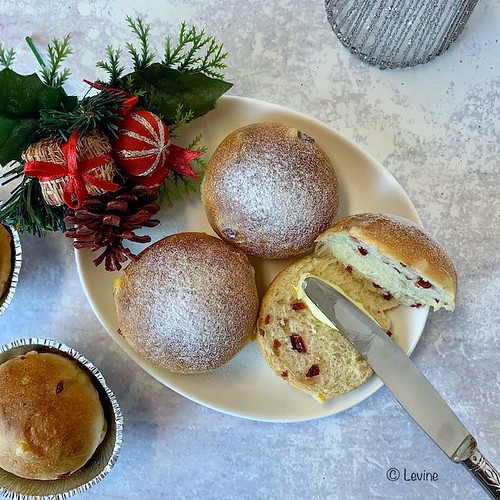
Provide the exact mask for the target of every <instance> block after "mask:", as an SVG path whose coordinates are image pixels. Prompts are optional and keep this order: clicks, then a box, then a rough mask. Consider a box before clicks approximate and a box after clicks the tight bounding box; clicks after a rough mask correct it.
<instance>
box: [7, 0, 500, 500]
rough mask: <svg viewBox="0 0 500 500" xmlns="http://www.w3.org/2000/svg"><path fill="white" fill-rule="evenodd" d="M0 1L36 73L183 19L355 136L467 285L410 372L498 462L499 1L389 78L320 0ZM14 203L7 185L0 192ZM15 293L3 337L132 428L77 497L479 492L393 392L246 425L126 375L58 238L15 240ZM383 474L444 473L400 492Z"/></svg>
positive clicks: (238, 78) (267, 86)
mask: <svg viewBox="0 0 500 500" xmlns="http://www.w3.org/2000/svg"><path fill="white" fill-rule="evenodd" d="M22 4H23V7H20V5H21V3H20V2H17V1H13V0H0V13H1V16H0V33H1V35H0V39H1V41H2V42H3V44H4V46H6V47H10V46H14V47H15V48H16V50H17V51H18V63H17V64H16V69H17V70H19V71H26V72H28V71H32V70H33V69H34V68H35V63H34V60H33V59H32V58H31V56H30V55H29V54H28V50H27V48H26V47H25V46H24V44H23V38H24V36H25V35H28V34H30V35H32V37H33V40H34V41H35V42H36V43H38V44H41V45H45V44H46V43H47V42H48V41H49V40H50V39H51V38H52V37H54V36H63V35H65V34H66V33H67V32H69V31H71V33H72V35H73V46H74V47H75V48H78V50H77V53H78V55H75V56H73V57H72V59H71V66H72V67H73V69H74V77H75V78H74V79H73V80H72V82H73V85H74V87H73V88H72V87H71V86H70V87H69V90H74V91H77V92H80V91H82V90H83V84H82V86H79V84H75V83H74V82H78V81H80V80H81V79H82V78H83V77H88V76H89V75H95V74H96V73H95V71H94V69H93V64H94V62H95V61H96V60H98V59H100V58H102V57H103V49H104V47H105V46H106V45H107V44H108V43H113V44H115V45H122V46H123V45H124V43H125V42H126V41H127V39H128V31H127V30H126V29H125V22H124V17H125V14H126V13H129V14H132V15H134V14H135V13H137V14H140V15H141V16H142V17H143V18H144V19H145V20H146V21H148V22H150V23H152V24H153V25H154V33H155V37H157V39H156V41H157V42H158V45H160V43H161V39H162V38H163V35H164V34H165V33H174V34H175V33H177V30H178V26H179V24H180V22H181V21H182V20H185V21H187V22H188V24H190V23H195V24H196V25H197V26H198V27H200V28H201V27H206V28H207V30H208V32H209V33H211V34H213V35H215V36H216V37H217V39H218V40H220V41H223V42H224V43H225V46H226V48H227V50H228V51H229V54H230V57H229V59H228V63H229V67H228V71H227V79H228V80H229V81H232V82H234V83H235V85H234V87H233V89H232V90H231V93H232V94H235V95H242V96H248V97H254V98H259V99H263V100H266V101H270V102H274V103H278V104H282V105H284V106H287V107H290V108H293V109H296V110H298V111H301V112H303V113H305V114H307V115H310V116H312V117H315V118H317V119H319V120H321V121H323V122H325V123H327V124H328V125H330V126H331V127H333V128H335V129H337V130H338V131H340V132H341V133H343V134H344V135H346V136H347V137H349V138H351V139H353V140H354V141H356V142H357V143H358V144H360V145H361V146H362V147H364V148H365V149H366V150H367V151H368V152H369V153H371V154H372V155H373V156H374V157H375V158H377V159H378V160H379V161H380V162H381V163H382V164H383V165H384V166H385V167H386V168H387V169H388V170H389V171H390V172H391V173H392V174H393V175H394V176H395V178H396V179H397V180H398V181H399V183H400V184H401V185H402V186H403V188H404V189H405V190H406V192H407V193H408V195H409V196H410V198H411V199H412V201H413V202H414V204H415V206H416V208H417V210H418V211H419V213H420V216H421V218H422V221H423V223H424V225H425V227H426V228H427V229H428V230H429V231H430V232H431V233H432V234H434V235H435V236H436V237H437V238H438V239H439V240H440V241H441V243H442V244H443V245H444V246H445V247H446V249H447V250H448V252H449V254H450V255H451V257H452V259H453V260H454V262H455V264H456V267H457V269H458V273H459V280H460V297H459V304H458V308H457V310H456V312H455V313H453V314H449V313H445V312H441V311H440V312H437V313H435V314H431V316H430V318H429V321H428V323H427V326H426V328H425V331H424V334H423V336H422V339H421V342H420V343H419V345H418V347H417V349H416V351H415V352H414V355H413V359H414V360H415V362H416V363H417V365H419V366H420V367H421V368H422V369H423V371H424V372H425V374H426V375H427V376H428V377H429V378H430V380H431V381H432V382H433V383H434V384H435V386H436V387H437V389H438V390H439V391H440V392H441V393H442V395H443V396H444V397H445V399H446V400H447V401H448V402H449V403H450V405H451V406H452V407H453V408H454V409H455V411H456V413H457V414H458V415H459V417H461V418H462V419H463V421H464V422H465V423H466V425H467V426H468V428H469V429H470V431H471V432H472V433H473V434H474V435H476V436H477V438H478V440H479V442H480V443H481V449H482V451H483V452H484V453H485V454H486V455H487V456H488V457H489V458H490V459H491V461H492V462H493V463H494V464H496V465H497V466H498V467H500V455H499V450H500V443H499V436H500V418H499V414H500V403H499V401H500V375H499V373H500V370H499V367H500V347H499V345H500V343H499V341H498V338H499V336H500V326H499V325H500V312H499V311H500V310H499V305H498V304H499V296H500V278H499V275H500V263H499V252H498V246H499V243H500V196H499V195H500V190H499V185H500V168H499V167H500V163H499V161H500V160H499V158H500V147H499V143H500V64H499V63H500V61H499V54H500V6H499V5H498V2H496V1H495V0H483V1H481V2H479V5H478V6H477V8H476V11H475V12H474V13H473V15H472V17H471V19H470V21H469V24H468V25H467V28H466V30H465V31H464V33H463V34H462V36H461V37H460V38H459V39H458V41H457V42H456V43H455V44H454V45H453V46H452V47H451V49H450V50H449V51H448V52H446V53H445V54H444V55H442V56H441V57H439V58H437V59H435V60H434V61H432V62H430V63H429V64H427V65H424V66H420V67H416V68H413V69H406V70H393V71H380V70H378V69H376V68H373V67H370V66H367V65H365V64H364V63H362V62H361V61H360V60H358V59H357V58H356V57H355V56H353V55H351V54H349V53H348V52H347V51H346V50H345V49H344V47H343V46H341V44H340V42H339V41H338V40H337V39H336V37H335V35H334V34H333V32H332V31H331V29H330V26H329V25H328V22H327V19H326V15H325V12H324V6H323V2H321V1H316V2H312V1H310V0H309V1H307V0H296V1H291V0H289V1H285V0H282V1H271V0H262V1H259V2H257V1H254V0H249V1H243V0H228V1H223V0H211V1H197V2H196V1H160V0H143V1H141V2H133V1H131V0H128V1H117V0H108V1H106V2H104V1H90V0H82V1H75V2H68V3H66V4H65V3H63V2H58V1H55V0H46V1H44V2H38V1H37V2H34V1H27V2H22ZM2 194H4V195H5V189H3V191H0V195H2ZM22 243H23V247H24V253H25V258H24V267H23V270H22V276H21V282H20V284H19V287H18V291H17V294H16V296H15V298H14V301H13V303H12V305H11V306H10V308H9V309H8V310H7V312H6V313H5V315H4V316H3V317H1V318H0V341H1V342H2V343H3V342H7V341H9V340H12V339H14V338H18V337H28V336H31V335H34V334H35V333H36V334H37V335H39V336H46V337H51V338H57V339H59V340H61V341H63V342H65V343H67V344H69V345H71V346H73V347H74V348H76V349H77V350H79V351H80V352H82V353H84V354H85V355H86V356H88V357H89V358H90V359H92V360H93V361H94V362H95V363H96V364H97V365H98V366H99V367H100V368H101V370H102V371H103V373H104V375H105V376H106V378H107V380H108V382H109V384H110V385H111V387H113V388H114V390H115V392H116V394H117V396H118V398H119V400H120V402H121V405H122V408H123V411H124V414H125V419H126V433H125V446H124V449H123V451H122V453H121V457H120V460H119V462H118V464H117V466H116V467H115V469H113V471H112V472H111V474H110V475H109V477H108V478H106V480H105V481H103V482H102V483H100V484H99V485H98V486H97V487H96V488H94V489H93V490H92V491H91V492H89V493H88V494H86V495H82V498H85V497H88V498H109V499H111V498H116V499H118V498H172V499H193V498H204V499H205V498H206V499H226V498H242V499H243V498H248V499H253V498H263V499H283V498H290V499H295V498H296V499H300V498H307V499H327V498H339V499H361V498H363V499H365V498H391V499H403V498H404V499H420V498H422V499H423V498H425V499H428V498H435V499H448V498H458V499H470V498H480V497H481V490H480V489H479V488H478V487H477V486H476V485H475V483H474V482H473V481H472V479H471V478H469V477H468V475H467V473H466V471H465V470H462V467H460V466H457V465H454V464H452V463H451V462H449V461H448V459H447V458H446V457H445V456H444V455H443V454H442V453H441V452H439V450H438V449H437V448H436V447H435V446H434V445H433V443H432V442H430V440H429V439H428V438H427V437H426V436H425V435H423V434H422V433H421V431H420V430H419V429H418V428H417V426H416V425H415V424H414V423H413V422H412V421H411V420H410V419H409V418H408V417H407V415H406V414H405V413H404V412H403V411H402V410H401V408H400V407H399V406H398V404H397V403H396V402H395V401H394V399H393V398H392V397H391V395H390V394H389V393H388V391H387V390H386V389H382V390H380V391H379V392H378V393H376V394H375V395H374V396H372V397H371V398H369V399H368V400H366V401H364V402H363V403H361V404H360V405H358V406H356V407H354V408H352V409H350V410H348V411H346V412H344V413H341V414H338V415H336V416H332V417H329V418H324V419H321V420H317V421H312V422H306V423H297V424H270V423H259V422H252V421H246V420H241V419H237V418H234V417H230V416H227V415H223V414H220V413H217V412H215V411H212V410H209V409H206V408H204V407H202V406H199V405H197V404H195V403H192V402H191V401H189V400H187V399H185V398H183V397H181V396H179V395H177V394H175V393H174V392H172V391H170V390H169V389H166V388H165V387H163V386H162V385H160V384H159V383H158V382H156V381H154V380H153V379H152V378H151V377H149V375H147V374H146V373H144V372H143V371H141V370H140V369H139V368H138V367H136V366H135V365H134V364H132V363H131V362H130V361H129V360H128V358H127V357H126V356H125V354H123V353H122V352H121V350H120V349H119V348H118V347H117V346H116V345H115V344H114V342H113V341H112V340H111V338H110V337H109V336H108V335H107V334H106V333H105V331H104V329H103V328H102V326H101V325H100V323H99V322H98V320H97V319H96V318H95V317H94V315H93V313H92V311H91V309H90V307H89V306H88V304H87V301H86V299H85V296H84V294H83V291H82V289H81V288H80V284H79V281H78V276H77V273H76V268H75V264H74V256H73V252H72V248H71V245H70V244H69V243H68V241H65V239H64V238H63V237H62V236H61V235H57V234H56V235H51V236H49V237H47V238H46V239H44V240H38V239H36V238H33V237H29V236H23V237H22ZM389 467H397V468H399V469H401V470H402V469H403V468H406V469H407V470H408V471H411V472H422V471H424V470H426V471H430V472H436V473H437V474H438V476H439V479H438V480H437V481H436V482H408V481H403V480H400V481H398V482H395V483H391V482H389V481H388V480H387V479H386V471H387V469H388V468H389Z"/></svg>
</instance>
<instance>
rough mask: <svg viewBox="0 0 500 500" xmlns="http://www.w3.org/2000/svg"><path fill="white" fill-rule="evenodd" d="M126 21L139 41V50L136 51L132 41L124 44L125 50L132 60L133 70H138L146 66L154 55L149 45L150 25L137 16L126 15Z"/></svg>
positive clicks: (152, 59)
mask: <svg viewBox="0 0 500 500" xmlns="http://www.w3.org/2000/svg"><path fill="white" fill-rule="evenodd" d="M127 23H128V25H129V27H130V28H131V30H132V32H133V33H134V34H135V36H136V37H137V38H138V40H139V42H140V52H138V51H137V49H136V48H135V46H134V45H133V44H132V43H130V42H129V43H127V44H126V47H127V50H128V51H129V53H130V55H131V56H132V60H133V62H134V70H135V71H139V70H142V69H145V68H147V67H148V66H149V65H150V64H151V63H152V62H153V61H154V58H155V57H156V55H155V53H154V52H152V51H151V49H150V45H149V32H150V30H151V26H150V25H149V24H143V22H142V20H141V19H140V18H139V17H136V18H135V19H132V18H131V17H130V16H127Z"/></svg>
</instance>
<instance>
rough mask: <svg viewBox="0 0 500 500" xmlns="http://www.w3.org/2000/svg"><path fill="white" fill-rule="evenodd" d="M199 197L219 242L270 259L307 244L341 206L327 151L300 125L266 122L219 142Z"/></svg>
mask: <svg viewBox="0 0 500 500" xmlns="http://www.w3.org/2000/svg"><path fill="white" fill-rule="evenodd" d="M201 199H202V202H203V205H204V207H205V212H206V215H207V219H208V221H209V222H210V225H211V226H212V228H213V229H214V231H215V232H216V233H217V234H218V235H219V236H220V237H221V238H222V239H223V240H225V241H227V242H228V243H231V244H232V245H234V246H235V247H237V248H239V249H241V250H242V251H243V252H245V253H246V254H248V255H253V256H257V257H262V258H267V259H278V258H284V257H291V256H293V255H298V254H300V253H303V252H305V251H307V250H309V249H310V248H312V246H313V244H314V240H315V239H316V237H317V236H318V235H319V234H320V233H321V232H322V231H324V230H325V229H326V228H328V227H329V226H330V224H331V222H332V219H333V217H334V216H335V214H336V213H337V208H338V204H339V197H338V186H337V177H336V174H335V171H334V168H333V166H332V163H331V161H330V159H329V158H328V156H327V155H326V153H325V152H324V151H323V150H322V149H321V148H320V147H319V146H318V145H317V144H316V143H315V141H314V139H313V138H312V137H309V136H308V135H306V134H304V133H303V132H301V131H300V130H297V129H296V128H293V127H289V126H286V125H280V124H278V123H269V122H264V123H255V124H253V125H248V126H245V127H241V128H239V129H237V130H235V131H233V132H232V133H231V134H229V135H228V136H227V137H226V138H225V139H224V140H223V141H222V142H221V143H220V144H219V145H218V147H217V148H216V150H215V152H214V153H213V155H212V157H211V158H210V161H209V163H208V167H207V169H206V172H205V176H204V179H203V182H202V186H201Z"/></svg>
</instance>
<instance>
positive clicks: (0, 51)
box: [0, 43, 16, 69]
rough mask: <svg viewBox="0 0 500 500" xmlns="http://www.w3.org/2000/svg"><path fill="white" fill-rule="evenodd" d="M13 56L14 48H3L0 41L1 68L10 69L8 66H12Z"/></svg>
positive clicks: (14, 54)
mask: <svg viewBox="0 0 500 500" xmlns="http://www.w3.org/2000/svg"><path fill="white" fill-rule="evenodd" d="M15 56H16V53H15V52H14V49H9V50H6V49H4V48H3V46H2V44H1V43H0V65H1V66H2V67H3V68H5V69H10V67H11V66H12V63H13V62H14V58H15Z"/></svg>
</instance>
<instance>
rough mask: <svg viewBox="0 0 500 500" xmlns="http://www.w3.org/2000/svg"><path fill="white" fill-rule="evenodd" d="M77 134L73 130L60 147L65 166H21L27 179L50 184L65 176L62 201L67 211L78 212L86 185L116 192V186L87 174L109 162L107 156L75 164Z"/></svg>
mask: <svg viewBox="0 0 500 500" xmlns="http://www.w3.org/2000/svg"><path fill="white" fill-rule="evenodd" d="M79 134H80V133H79V131H78V130H74V131H73V132H72V133H71V135H70V136H69V139H68V141H67V142H66V143H64V144H63V145H62V146H61V150H62V152H63V155H64V158H65V159H66V164H64V165H61V164H59V163H52V162H48V161H38V160H32V161H27V162H26V163H25V164H24V173H25V174H26V175H28V176H30V177H37V178H38V179H40V181H42V182H47V181H53V180H55V179H59V178H60V177H64V176H67V177H68V178H69V179H68V182H67V183H66V185H65V186H64V189H63V200H64V202H65V203H66V205H68V206H69V207H70V208H73V209H75V208H78V207H79V206H80V205H81V204H82V203H83V201H84V200H85V198H86V196H87V194H88V191H87V187H86V185H85V184H90V185H92V186H95V187H97V188H100V189H103V190H106V191H116V190H117V189H118V187H119V186H118V184H115V183H114V182H111V181H108V180H106V179H101V178H99V177H96V176H95V175H91V174H90V173H89V171H90V170H92V169H94V168H96V167H99V166H101V165H104V164H105V163H109V162H110V161H112V158H111V155H110V154H104V155H101V156H96V157H95V158H89V159H87V160H80V161H78V155H77V152H76V146H77V143H78V137H79Z"/></svg>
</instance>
